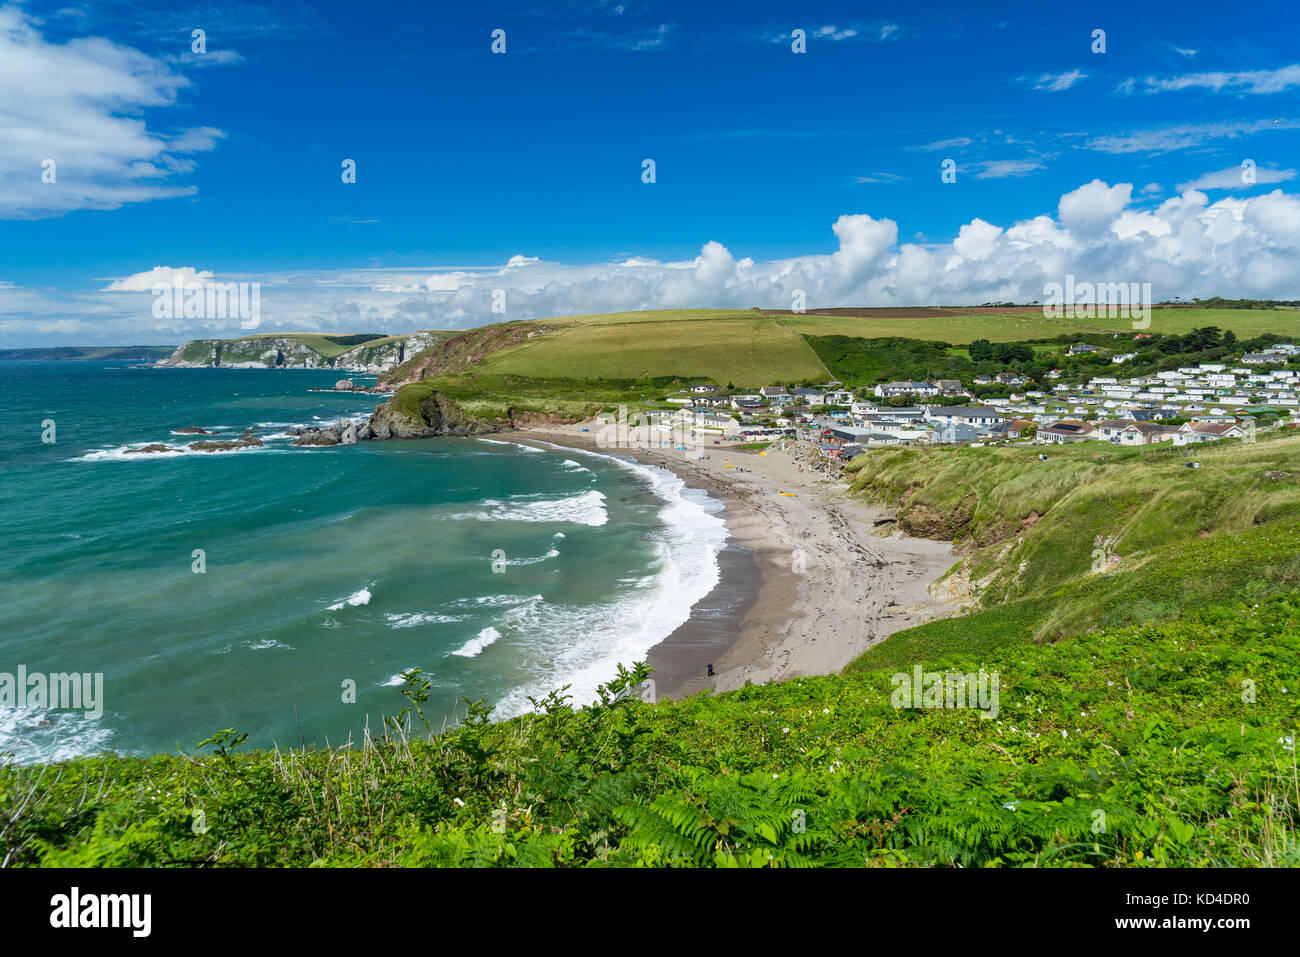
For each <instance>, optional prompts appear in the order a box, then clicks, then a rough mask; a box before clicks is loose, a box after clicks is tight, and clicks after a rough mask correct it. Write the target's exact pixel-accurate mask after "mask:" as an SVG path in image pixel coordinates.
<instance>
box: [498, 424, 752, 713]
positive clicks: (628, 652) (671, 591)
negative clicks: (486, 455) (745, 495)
mask: <svg viewBox="0 0 1300 957" xmlns="http://www.w3.org/2000/svg"><path fill="white" fill-rule="evenodd" d="M566 451H575V452H578V453H579V454H583V455H588V456H591V457H593V458H600V459H604V460H606V461H609V462H614V463H617V464H618V465H619V466H620V467H622V468H625V469H627V470H628V471H630V472H633V473H635V474H636V475H637V476H638V477H639V478H641V479H643V480H645V481H646V482H647V483H648V484H649V486H650V489H651V491H653V492H654V494H655V495H656V496H657V497H658V498H659V499H660V500H661V501H662V502H663V503H664V505H663V508H662V509H661V511H660V513H659V514H660V518H661V519H662V521H663V523H664V527H663V529H662V530H661V531H660V532H659V533H657V534H656V536H655V538H656V541H655V547H656V551H657V554H658V558H659V561H658V570H657V572H656V573H655V574H652V575H649V576H646V577H645V578H643V579H641V580H640V581H638V582H637V587H636V588H635V589H630V590H628V589H625V590H624V591H623V593H622V595H621V597H618V598H616V599H613V600H611V601H610V602H608V603H605V604H602V605H597V606H564V605H554V604H549V603H546V602H541V601H539V602H532V603H529V604H526V605H521V606H518V607H516V608H513V609H511V610H510V611H509V612H507V613H506V614H505V616H504V617H503V619H502V627H503V628H505V629H506V630H507V633H508V634H511V635H512V636H514V635H518V636H519V639H520V640H521V641H527V642H529V643H530V644H531V645H532V646H533V650H534V651H536V652H540V653H541V656H542V657H549V659H550V660H551V661H553V662H554V664H555V671H556V673H554V674H548V675H546V676H545V677H544V678H542V679H540V680H536V681H530V682H528V683H527V684H525V685H523V686H521V687H518V688H515V689H513V690H512V691H510V692H509V693H508V694H507V695H505V696H504V698H503V699H502V700H501V702H500V703H499V704H498V706H497V710H496V711H495V712H494V716H496V717H498V718H505V717H512V716H514V715H517V714H522V713H524V712H526V711H528V710H529V709H530V708H531V704H530V702H529V701H528V698H529V696H532V697H542V696H544V695H545V694H547V693H548V692H549V691H551V690H553V689H554V688H557V687H560V686H562V685H565V684H567V685H570V686H571V687H570V689H569V694H571V695H572V696H573V699H574V701H575V702H577V703H582V704H585V703H587V702H590V701H593V700H595V699H596V688H597V686H598V685H600V684H603V683H604V682H606V681H609V680H610V678H612V677H613V676H614V675H615V674H616V672H617V666H618V665H619V664H620V663H621V664H631V663H632V662H634V661H640V660H643V659H644V658H645V655H646V652H648V651H649V650H650V649H651V648H652V647H654V646H655V645H657V644H659V642H661V641H663V640H664V639H665V638H667V637H668V636H669V635H670V634H672V632H673V631H675V630H676V629H677V628H678V627H679V626H680V625H682V624H683V623H684V622H685V621H686V620H687V619H688V618H689V617H690V609H691V607H692V606H693V605H694V604H695V603H696V602H697V601H699V600H700V599H702V598H704V597H705V596H706V595H707V594H708V593H709V592H710V591H712V590H713V588H714V586H715V585H716V584H717V583H718V578H719V568H718V553H719V552H720V551H722V548H723V546H724V545H725V544H726V540H727V529H726V524H725V523H724V522H723V520H722V519H721V518H720V517H718V515H717V513H718V512H719V511H721V510H722V505H721V503H719V502H718V501H717V500H716V499H712V498H709V496H708V495H706V494H705V493H703V492H701V491H699V490H696V489H689V488H687V487H686V483H685V482H683V481H682V480H681V479H680V478H678V477H677V476H676V475H674V474H673V473H671V472H669V471H667V470H666V469H661V468H658V467H657V466H650V465H642V464H640V463H638V462H631V461H628V460H626V459H621V458H618V457H617V456H611V455H604V454H601V453H597V452H589V451H587V450H583V449H572V450H566Z"/></svg>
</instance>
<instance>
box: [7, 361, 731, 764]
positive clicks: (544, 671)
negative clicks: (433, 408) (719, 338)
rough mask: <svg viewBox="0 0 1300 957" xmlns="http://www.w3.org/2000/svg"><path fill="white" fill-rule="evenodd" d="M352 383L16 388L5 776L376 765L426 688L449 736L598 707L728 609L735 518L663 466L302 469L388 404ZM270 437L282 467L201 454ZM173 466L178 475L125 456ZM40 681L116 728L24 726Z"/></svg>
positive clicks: (480, 450) (154, 373) (238, 372)
mask: <svg viewBox="0 0 1300 957" xmlns="http://www.w3.org/2000/svg"><path fill="white" fill-rule="evenodd" d="M338 378H339V373H338V372H337V371H335V370H261V369H220V368H218V369H175V368H154V367H150V366H147V365H143V364H136V363H97V362H78V361H52V362H18V361H3V362H0V400H2V401H3V406H2V407H3V409H4V410H5V412H6V415H5V417H4V420H5V423H6V424H5V426H4V428H3V429H0V514H2V515H3V516H4V526H3V533H2V535H0V542H2V544H0V760H11V761H18V762H24V763H30V762H42V761H52V760H61V759H64V758H68V757H72V756H75V755H81V754H90V753H97V752H100V751H113V752H118V753H123V754H157V753H167V752H172V753H174V752H175V751H176V750H177V749H181V750H184V751H187V752H190V753H194V749H195V748H196V746H197V745H198V744H199V742H201V741H203V740H204V739H205V738H208V737H209V736H211V735H212V734H213V733H214V732H216V731H219V730H223V729H233V730H235V731H237V732H240V733H247V734H248V739H247V742H246V744H245V745H244V747H248V748H251V747H258V748H269V747H273V746H280V747H300V746H302V745H303V744H306V745H308V746H323V745H326V744H332V745H337V744H344V743H346V742H348V741H351V742H353V743H354V744H355V743H359V742H360V741H361V740H362V738H363V735H364V734H365V733H366V730H367V728H368V729H369V732H370V733H371V734H372V735H378V734H380V733H381V732H382V727H383V721H384V718H385V716H392V715H395V714H397V713H398V712H399V711H400V710H401V709H402V708H403V707H404V706H405V705H406V704H407V701H406V698H405V697H404V696H403V695H402V693H401V692H402V687H403V686H404V684H405V682H404V680H403V678H402V673H403V672H406V671H409V670H410V669H420V670H421V671H422V672H423V673H424V678H425V679H426V680H428V681H429V699H428V701H427V702H426V703H425V705H424V706H423V707H424V710H425V712H426V715H427V716H428V717H429V719H430V721H431V723H432V724H433V725H434V728H435V730H436V729H438V728H440V727H442V726H444V725H447V724H451V723H454V722H455V721H456V720H458V718H459V717H463V715H464V713H465V705H464V704H462V703H460V702H461V699H468V700H470V701H477V700H480V699H482V700H484V701H485V702H486V703H487V704H488V705H491V706H492V707H493V708H494V711H493V712H492V714H493V717H495V718H505V717H510V716H513V715H517V714H520V713H523V712H525V711H528V710H531V707H532V706H531V704H530V701H529V699H530V697H531V698H541V697H544V696H545V695H546V694H548V693H549V692H551V691H553V690H558V689H561V688H563V687H565V686H567V688H568V690H567V692H566V693H567V694H568V695H570V696H571V697H572V700H573V703H576V704H584V703H586V702H588V701H591V700H592V699H594V697H595V696H596V688H597V686H598V685H599V684H601V683H603V682H606V681H608V680H610V679H611V678H612V677H614V675H615V673H616V669H617V666H618V665H619V664H624V665H631V664H632V663H633V662H635V661H639V660H643V659H644V658H645V657H646V652H647V651H648V650H649V649H650V648H651V647H652V646H653V645H655V644H657V643H658V642H660V641H662V640H663V639H664V638H666V637H667V636H668V635H669V634H670V633H671V632H672V631H673V630H674V629H676V628H677V627H678V626H679V625H680V624H682V623H683V622H685V621H686V620H687V618H688V616H689V614H690V609H691V606H692V605H693V604H695V603H696V602H697V601H699V600H700V599H701V598H703V597H704V596H705V595H707V594H708V593H709V592H710V590H711V589H712V588H713V587H714V585H715V584H716V583H717V581H718V556H719V552H720V551H721V550H722V549H723V547H724V544H725V540H726V530H725V525H724V523H723V521H722V518H721V517H720V516H719V514H718V512H719V511H720V509H721V506H720V504H719V503H718V502H717V501H716V500H714V499H711V498H709V497H708V496H707V495H706V494H705V493H703V492H701V491H698V490H695V489H690V488H687V487H685V486H684V485H683V483H682V481H681V480H680V479H678V478H677V477H676V476H674V475H673V474H671V473H670V472H667V471H665V470H663V469H659V468H657V467H654V466H648V465H642V464H638V463H636V462H633V461H631V460H628V459H625V458H622V457H619V456H617V455H606V454H603V453H597V452H592V451H585V450H577V449H573V448H565V447H560V446H556V445H552V444H549V443H547V442H543V441H540V440H532V439H525V440H520V441H505V440H502V439H499V438H492V437H485V438H477V439H476V438H438V439H428V440H418V441H386V442H373V441H371V442H360V443H357V444H354V445H341V446H330V447H319V448H317V447H295V446H293V445H292V444H291V437H290V436H289V435H287V434H286V431H285V430H286V429H288V428H290V427H293V426H301V425H307V426H311V425H320V424H327V423H333V422H336V421H338V420H339V419H341V418H354V419H361V418H363V417H364V416H366V415H368V414H369V413H370V412H371V411H373V409H374V408H375V407H376V406H377V405H378V404H379V403H380V402H382V401H383V400H382V398H381V397H379V396H375V395H366V394H349V393H343V392H337V393H336V392H328V391H312V389H313V388H314V387H315V388H326V387H329V386H332V385H333V384H334V382H335V381H336V380H337V379H338ZM353 379H354V381H357V382H358V384H368V383H370V382H373V378H372V379H370V380H367V379H365V378H364V377H356V376H353ZM189 426H198V427H199V428H202V429H205V430H208V431H210V432H214V433H217V434H215V435H206V436H205V435H187V434H177V430H179V429H182V428H186V427H189ZM250 427H252V428H254V429H256V430H257V431H256V434H257V435H258V436H259V438H261V439H262V440H263V442H264V443H265V444H264V446H263V447H261V448H256V447H254V448H247V449H239V450H234V451H224V452H200V451H191V450H189V449H188V447H187V446H188V444H189V443H190V442H194V441H200V440H210V439H217V440H222V439H233V438H237V437H238V436H239V434H240V433H241V432H243V431H244V430H245V429H247V428H250ZM152 443H161V444H164V445H167V446H169V447H171V448H174V449H176V451H174V452H166V453H155V454H126V452H125V450H126V449H128V448H138V447H141V446H143V445H146V444H152ZM20 667H22V668H23V669H24V671H25V673H26V675H28V676H29V678H28V681H29V682H30V681H31V680H32V679H31V678H30V676H31V675H47V676H48V675H81V676H85V677H84V678H83V679H82V687H83V688H94V687H98V688H99V689H100V692H99V695H98V701H97V704H96V707H95V708H89V707H87V704H88V702H87V701H84V700H83V701H82V702H80V707H79V708H75V707H63V708H51V707H49V705H51V704H60V703H62V704H65V705H66V704H70V703H75V702H73V701H71V699H70V698H69V697H66V696H65V698H64V699H63V700H62V701H54V700H50V699H51V698H52V695H49V696H47V699H46V700H40V699H39V698H37V699H33V698H31V697H29V696H27V695H26V694H24V695H22V696H19V695H18V694H17V692H16V689H15V688H14V687H13V684H11V685H10V691H11V692H14V693H13V694H11V696H10V698H8V699H6V698H4V697H3V691H4V687H3V682H4V680H5V679H4V676H5V675H6V674H7V675H10V676H12V677H11V682H16V681H17V675H18V673H19V668H20ZM93 676H102V677H99V678H95V677H93ZM96 681H98V682H99V684H98V685H95V684H93V682H96ZM87 682H91V684H87ZM33 687H34V686H33ZM65 690H66V689H65ZM97 712H98V713H97Z"/></svg>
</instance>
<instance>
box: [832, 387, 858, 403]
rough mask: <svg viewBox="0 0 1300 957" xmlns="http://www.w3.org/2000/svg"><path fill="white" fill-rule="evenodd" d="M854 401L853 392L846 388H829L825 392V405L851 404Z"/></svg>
mask: <svg viewBox="0 0 1300 957" xmlns="http://www.w3.org/2000/svg"><path fill="white" fill-rule="evenodd" d="M855 401H856V398H855V396H854V395H853V393H852V392H849V391H848V390H846V389H830V390H827V392H826V404H827V405H852V404H853V403H854V402H855Z"/></svg>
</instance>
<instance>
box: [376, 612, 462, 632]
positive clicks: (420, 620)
mask: <svg viewBox="0 0 1300 957" xmlns="http://www.w3.org/2000/svg"><path fill="white" fill-rule="evenodd" d="M384 617H385V618H386V619H388V626H389V627H390V628H414V627H416V626H417V625H449V624H451V623H452V622H456V621H464V620H465V619H466V618H468V617H469V616H468V615H433V614H425V613H423V612H418V611H408V612H402V613H400V614H392V615H385V616H384Z"/></svg>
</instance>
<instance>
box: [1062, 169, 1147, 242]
mask: <svg viewBox="0 0 1300 957" xmlns="http://www.w3.org/2000/svg"><path fill="white" fill-rule="evenodd" d="M1132 193H1133V184H1132V183H1118V184H1116V185H1115V186H1108V185H1107V184H1105V183H1103V182H1102V181H1101V180H1099V179H1094V180H1093V181H1092V182H1091V183H1085V184H1084V185H1083V186H1080V187H1079V188H1078V189H1076V190H1072V191H1071V192H1068V193H1066V194H1065V195H1064V196H1062V197H1061V202H1060V204H1059V205H1058V207H1057V213H1058V216H1059V218H1060V221H1061V224H1062V225H1063V226H1065V227H1066V228H1067V229H1069V230H1070V231H1071V232H1075V233H1078V234H1080V235H1084V236H1088V235H1095V234H1097V233H1099V232H1102V231H1104V230H1105V229H1106V227H1107V226H1109V225H1110V224H1111V223H1113V222H1114V221H1115V217H1117V216H1118V215H1119V214H1120V211H1121V210H1123V209H1124V207H1125V206H1127V205H1128V204H1129V199H1130V197H1131V196H1132Z"/></svg>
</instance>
